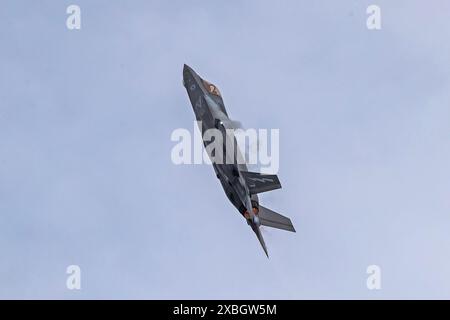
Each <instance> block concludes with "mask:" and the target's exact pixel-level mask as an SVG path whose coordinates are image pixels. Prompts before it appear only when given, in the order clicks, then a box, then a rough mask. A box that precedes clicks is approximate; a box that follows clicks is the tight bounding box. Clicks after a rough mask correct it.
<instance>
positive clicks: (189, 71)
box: [183, 64, 195, 78]
mask: <svg viewBox="0 0 450 320" xmlns="http://www.w3.org/2000/svg"><path fill="white" fill-rule="evenodd" d="M194 73H195V72H194V70H192V68H191V67H189V66H188V65H187V64H185V65H184V66H183V77H184V78H186V77H187V76H192V75H193V74H194Z"/></svg>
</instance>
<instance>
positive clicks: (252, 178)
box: [241, 171, 281, 194]
mask: <svg viewBox="0 0 450 320" xmlns="http://www.w3.org/2000/svg"><path fill="white" fill-rule="evenodd" d="M241 174H242V176H243V178H244V180H245V182H246V183H247V186H248V189H249V191H250V193H251V194H257V193H261V192H266V191H271V190H275V189H280V188H281V183H280V180H279V179H278V177H277V175H275V174H262V173H257V172H249V171H241Z"/></svg>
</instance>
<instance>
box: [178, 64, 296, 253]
mask: <svg viewBox="0 0 450 320" xmlns="http://www.w3.org/2000/svg"><path fill="white" fill-rule="evenodd" d="M183 85H184V87H185V88H186V90H187V93H188V95H189V99H190V101H191V104H192V107H193V109H194V113H195V117H196V120H197V122H198V124H199V129H200V132H201V133H202V137H203V136H204V134H205V132H206V131H207V130H208V129H217V130H219V131H220V132H221V133H222V134H223V136H224V137H227V135H228V137H229V135H230V132H233V129H235V128H236V125H235V122H234V121H232V120H230V118H229V117H228V114H227V111H226V110H225V105H224V103H223V99H222V96H221V94H220V92H219V89H218V88H217V87H216V86H215V85H213V84H212V83H210V82H208V81H206V80H204V79H202V78H201V77H200V76H199V75H198V74H197V73H196V72H195V71H194V70H192V68H190V67H189V66H187V65H184V68H183ZM230 130H231V131H230ZM231 139H232V141H233V143H234V145H237V143H236V137H235V136H234V133H233V134H232V137H231ZM225 140H226V139H223V159H226V161H220V162H217V161H216V159H215V157H214V156H212V155H211V154H210V153H208V155H209V157H210V159H211V162H212V166H213V168H214V171H215V173H216V176H217V178H218V179H219V180H220V183H221V184H222V187H223V189H224V191H225V194H226V195H227V197H228V199H229V200H230V201H231V203H232V204H233V205H234V206H235V207H236V209H237V210H238V211H239V213H240V214H241V215H242V216H243V217H244V218H245V219H246V221H247V224H248V225H249V226H250V227H251V228H252V230H253V231H254V232H255V234H256V237H257V238H258V240H259V242H260V243H261V246H262V247H263V249H264V252H265V253H266V255H267V257H269V255H268V253H267V247H266V244H265V242H264V238H263V236H262V234H261V230H260V226H268V227H272V228H277V229H283V230H287V231H292V232H295V229H294V226H293V225H292V222H291V220H290V219H289V218H287V217H285V216H282V215H281V214H279V213H276V212H274V211H272V210H270V209H267V208H265V207H263V206H262V205H260V204H259V200H258V195H257V194H258V193H261V192H266V191H271V190H274V189H279V188H281V184H280V181H279V180H278V177H277V176H276V175H269V174H261V173H256V172H249V171H248V170H247V166H246V164H245V162H244V163H242V162H243V161H238V158H239V157H241V159H242V156H241V154H240V150H239V148H238V147H236V148H233V150H232V151H229V150H227V148H226V142H225ZM203 143H204V146H205V148H206V147H207V145H208V144H209V143H211V141H206V140H205V139H203ZM206 150H208V148H206ZM227 151H229V152H227Z"/></svg>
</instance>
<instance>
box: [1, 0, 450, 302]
mask: <svg viewBox="0 0 450 320" xmlns="http://www.w3.org/2000/svg"><path fill="white" fill-rule="evenodd" d="M72 3H75V4H78V5H79V6H80V7H81V10H82V29H81V30H80V31H69V30H67V29H66V26H65V19H66V14H65V10H66V7H67V6H68V5H69V4H72ZM369 4H378V5H379V6H380V7H381V10H382V30H380V31H369V30H367V28H366V17H367V15H366V13H365V11H366V7H367V6H368V5H369ZM449 10H450V3H449V2H448V1H445V0H442V1H438V0H435V1H420V2H419V1H416V2H414V3H412V2H411V1H406V0H404V1H395V2H392V1H356V0H355V1H339V2H337V1H314V2H311V1H283V2H281V3H277V4H275V3H274V2H273V1H259V0H258V1H256V0H254V1H243V2H239V3H238V2H237V1H226V2H225V1H164V2H163V1H3V2H2V4H1V10H0V40H1V42H0V43H1V44H0V49H1V50H0V70H1V73H0V297H1V298H65V299H77V298H88V299H89V298H153V299H162V298H191V299H199V298H237V299H264V298H276V299H278V298H285V299H294V298H370V299H372V298H373V299H378V298H450V254H449V252H450V233H449V228H450V195H449V192H450V167H449V163H450V140H449V139H450V124H449V121H450V60H449V57H450V45H449V41H448V40H449V39H450V20H449V19H448V12H449ZM184 63H187V64H189V65H191V66H192V67H193V68H194V69H195V70H196V71H198V72H199V74H201V75H202V76H204V77H205V78H206V79H208V80H210V81H211V82H213V83H215V84H216V85H218V86H219V88H220V90H221V92H222V94H223V96H224V100H225V104H226V106H227V109H228V112H229V113H230V115H231V116H232V117H233V118H235V119H238V120H241V121H242V122H243V123H244V124H245V126H246V127H254V128H279V129H280V140H281V146H280V171H279V177H280V180H281V182H282V185H283V189H282V190H279V191H274V192H271V193H267V194H263V195H261V197H260V201H261V203H262V204H263V205H265V206H267V207H269V208H271V209H273V210H276V211H279V212H280V213H283V214H285V215H287V216H289V217H291V218H292V220H293V222H294V225H295V227H296V229H297V233H296V234H291V233H284V232H282V231H278V230H273V229H272V230H265V232H264V235H265V238H266V242H267V246H268V249H269V253H270V259H269V260H268V259H267V258H266V257H265V255H264V253H263V251H262V250H261V248H260V246H259V243H258V242H257V240H256V238H255V236H254V234H253V233H252V232H251V230H250V228H249V227H248V226H247V225H246V223H245V221H244V220H243V219H242V218H241V217H240V215H239V214H238V213H237V212H236V211H235V209H234V208H233V207H232V205H231V204H230V203H229V202H228V200H227V199H226V197H225V195H224V193H223V191H222V189H221V187H220V185H219V183H218V181H217V179H216V178H215V176H214V173H213V169H212V168H211V167H209V166H206V165H197V166H174V165H173V164H172V162H171V161H170V150H171V148H172V146H173V145H174V143H173V142H171V141H170V134H171V132H172V130H174V129H175V128H180V127H187V128H189V129H191V128H192V121H193V120H194V114H193V111H192V108H191V106H190V103H189V101H188V98H187V94H186V92H185V89H184V88H183V86H182V84H181V80H182V66H183V64H184ZM71 264H78V265H80V267H81V269H82V290H81V291H69V290H67V289H66V286H65V282H66V277H67V275H66V274H65V270H66V267H67V266H68V265H71ZM370 264H377V265H379V266H380V267H381V270H382V289H381V290H379V291H369V290H368V289H367V288H366V277H367V275H366V273H365V271H366V267H367V266H368V265H370Z"/></svg>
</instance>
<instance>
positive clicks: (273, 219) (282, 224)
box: [258, 205, 295, 232]
mask: <svg viewBox="0 0 450 320" xmlns="http://www.w3.org/2000/svg"><path fill="white" fill-rule="evenodd" d="M258 217H259V220H260V221H261V224H262V225H263V226H267V227H272V228H277V229H282V230H287V231H291V232H295V229H294V226H293V225H292V222H291V219H289V218H288V217H285V216H282V215H281V214H279V213H276V212H275V211H272V210H270V209H267V208H265V207H263V206H262V205H259V213H258Z"/></svg>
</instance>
